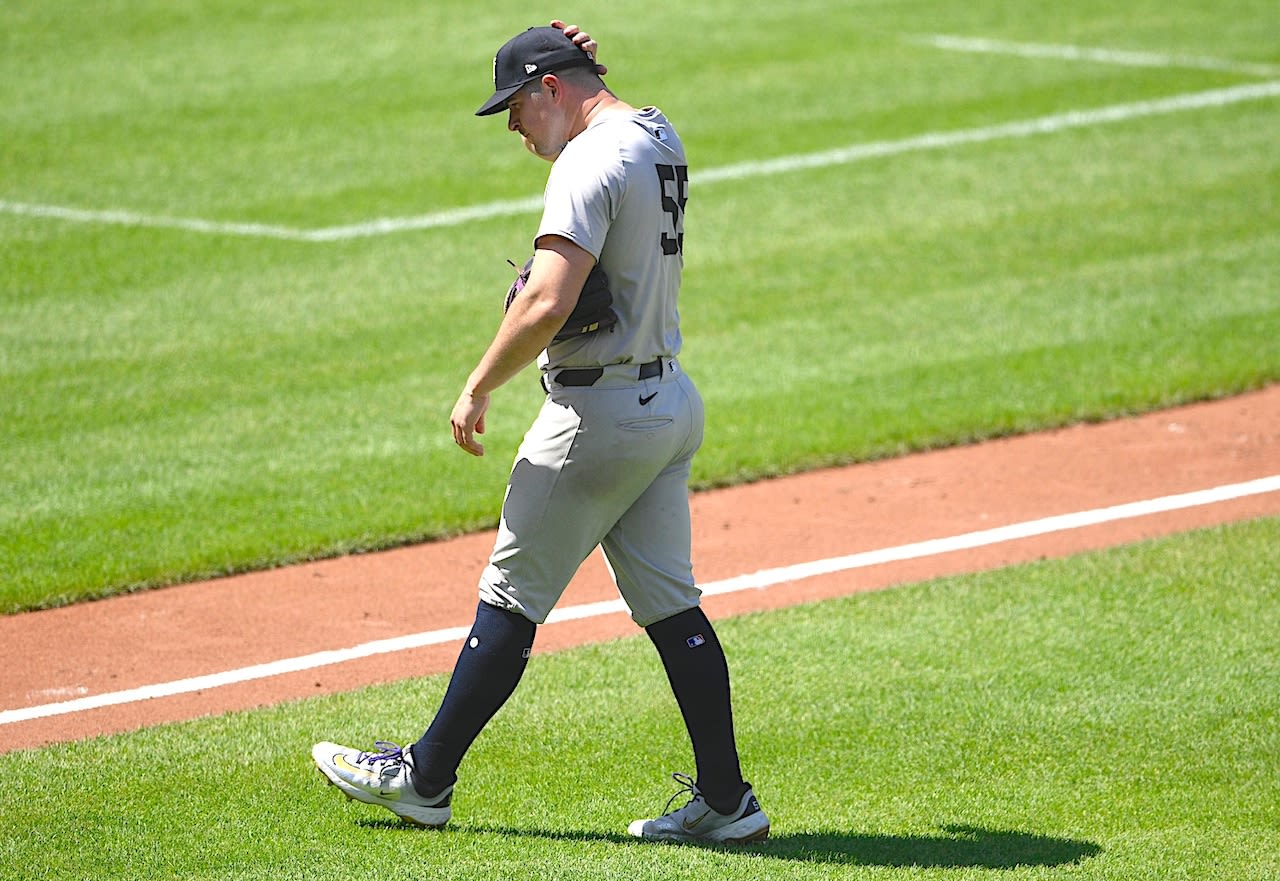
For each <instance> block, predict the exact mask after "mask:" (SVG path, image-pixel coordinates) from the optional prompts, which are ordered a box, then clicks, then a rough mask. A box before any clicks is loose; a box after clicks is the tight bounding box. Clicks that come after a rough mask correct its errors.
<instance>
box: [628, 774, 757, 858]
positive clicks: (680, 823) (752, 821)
mask: <svg viewBox="0 0 1280 881" xmlns="http://www.w3.org/2000/svg"><path fill="white" fill-rule="evenodd" d="M671 776H672V777H673V778H674V779H675V781H676V782H677V783H679V784H680V786H681V789H680V791H679V792H677V793H676V794H675V795H673V796H671V799H670V800H669V801H668V802H667V807H668V808H669V807H671V802H673V801H675V800H676V799H677V798H679V797H680V796H681V794H683V793H685V792H688V793H690V795H691V796H692V797H691V798H690V799H689V803H688V804H687V805H685V806H684V807H682V808H680V809H679V810H675V811H671V812H670V813H667V814H663V815H662V816H661V817H658V818H657V819H653V820H636V821H635V822H633V823H632V824H631V825H630V826H628V827H627V831H628V832H630V833H631V834H632V835H634V836H636V837H637V838H644V839H648V840H650V841H714V842H719V843H721V844H747V843H749V842H752V841H764V840H765V839H766V838H768V837H769V818H768V817H767V816H766V815H765V812H764V811H762V810H761V809H760V802H759V801H757V800H756V794H755V791H754V790H752V789H751V788H750V786H748V788H747V791H746V792H745V793H744V794H743V796H742V798H741V800H740V801H739V802H738V807H737V808H736V809H735V810H734V811H732V812H731V813H728V814H722V813H720V812H718V811H716V810H714V809H713V808H712V807H711V806H710V805H708V804H707V803H706V801H705V800H704V799H703V797H702V792H701V791H700V790H699V789H698V785H697V784H696V783H694V782H693V778H691V777H689V776H688V775H687V774H672V775H671Z"/></svg>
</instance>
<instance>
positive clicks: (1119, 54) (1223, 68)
mask: <svg viewBox="0 0 1280 881" xmlns="http://www.w3.org/2000/svg"><path fill="white" fill-rule="evenodd" d="M908 39H909V40H910V41H911V42H913V43H922V44H924V45H926V46H932V47H934V48H935V49H947V50H950V51H953V52H976V53H981V54H988V55H1015V56H1018V57H1021V58H1052V59H1054V60H1057V61H1090V62H1095V63H1097V64H1117V65H1121V66H1124V67H1156V68H1187V69H1191V70H1212V71H1218V72H1220V73H1235V74H1241V75H1243V76H1258V77H1270V76H1280V65H1275V64H1261V63H1257V62H1251V61H1234V60H1231V59H1228V58H1209V57H1205V56H1201V55H1171V54H1168V53H1164V52H1136V51H1126V50H1123V49H1099V48H1093V47H1089V46H1071V45H1058V44H1051V43H1017V42H1012V41H1009V40H991V39H987V38H984V37H958V36H953V35H951V34H924V35H921V36H918V37H910V38H908Z"/></svg>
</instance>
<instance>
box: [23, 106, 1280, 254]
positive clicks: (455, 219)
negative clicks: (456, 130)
mask: <svg viewBox="0 0 1280 881" xmlns="http://www.w3.org/2000/svg"><path fill="white" fill-rule="evenodd" d="M1275 97H1280V81H1273V82H1264V83H1249V84H1245V85H1239V86H1232V87H1227V88H1222V89H1213V90H1209V91H1204V92H1187V93H1184V94H1181V95H1173V96H1171V97H1168V98H1156V99H1152V100H1149V101H1135V102H1132V103H1128V104H1113V105H1111V106H1109V107H1098V108H1095V109H1092V110H1072V111H1068V112H1065V113H1055V114H1051V115H1049V116H1041V117H1038V118H1034V119H1026V120H1019V121H1015V122H1007V123H1001V124H999V125H991V126H983V127H981V128H971V129H960V130H958V131H949V132H930V133H927V134H923V135H916V136H914V137H909V138H901V139H898V140H891V141H872V142H869V143H863V144H853V145H850V146H847V147H841V148H837V149H834V150H823V151H820V152H816V153H806V154H798V155H793V156H781V157H778V158H775V159H762V160H758V161H750V162H739V163H735V164H732V165H724V166H721V167H719V168H711V169H708V170H706V171H702V172H695V173H694V174H693V175H692V178H693V182H694V183H696V184H712V183H718V182H720V181H730V180H745V179H748V178H756V177H765V176H768V175H775V174H785V173H789V172H795V171H804V170H809V169H818V168H827V167H831V166H836V165H846V164H849V163H853V162H860V161H865V160H869V159H878V158H884V157H889V156H898V155H902V154H906V153H914V152H920V151H925V150H942V149H946V148H950V147H959V146H963V145H966V144H980V143H984V142H988V141H997V140H1006V139H1014V138H1028V137H1032V136H1034V135H1047V134H1053V133H1055V132H1062V131H1068V130H1070V129H1080V128H1089V127H1093V126H1099V125H1107V124H1110V123H1118V122H1126V121H1128V120H1133V119H1139V118H1142V117H1147V116H1157V115H1163V114H1170V113H1181V112H1186V111H1189V110H1205V109H1212V108H1219V107H1226V106H1229V105H1232V104H1240V103H1242V102H1246V101H1260V100H1264V99H1267V98H1275ZM541 206H542V199H541V197H530V198H526V199H512V200H504V201H498V202H485V203H482V204H479V205H472V206H468V207H462V208H452V209H448V210H445V211H435V212H432V213H430V214H421V215H417V216H414V217H384V218H379V219H377V220H372V221H367V222H364V223H356V224H350V225H345V226H330V227H322V228H318V229H298V228H294V227H287V226H272V225H267V224H258V223H225V222H220V221H212V220H202V219H198V218H182V217H165V216H157V215H148V214H141V213H136V212H131V211H114V210H112V211H97V210H91V209H82V208H69V207H65V206H58V205H39V204H30V203H25V202H11V201H6V200H3V199H0V213H7V214H16V215H24V216H30V217H48V218H55V219H59V220H68V221H76V222H81V223H103V224H117V225H124V226H134V227H159V228H166V229H178V230H186V231H189V232H197V233H210V234H217V235H232V236H251V237H258V238H270V239H286V240H291V241H301V242H338V241H345V240H349V239H359V238H367V237H370V236H380V235H389V234H392V233H401V232H412V231H416V230H425V229H434V228H438V227H448V226H459V225H462V224H465V223H471V222H474V221H479V220H489V219H492V218H497V217H508V216H513V215H520V214H530V213H533V212H536V211H537V210H538V209H539V208H540V207H541Z"/></svg>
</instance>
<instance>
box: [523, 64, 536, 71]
mask: <svg viewBox="0 0 1280 881" xmlns="http://www.w3.org/2000/svg"><path fill="white" fill-rule="evenodd" d="M537 69H538V65H536V64H526V65H525V66H524V72H525V73H533V72H534V71H535V70H537Z"/></svg>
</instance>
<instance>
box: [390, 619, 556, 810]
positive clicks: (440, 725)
mask: <svg viewBox="0 0 1280 881" xmlns="http://www.w3.org/2000/svg"><path fill="white" fill-rule="evenodd" d="M536 630H537V625H536V624H534V623H533V622H532V621H530V620H529V619H528V618H526V617H524V616H523V615H521V614H518V613H516V612H508V611H507V610H505V609H499V608H497V607H496V606H491V605H489V604H488V603H485V602H482V603H480V606H479V608H477V609H476V620H475V624H473V625H472V627H471V633H470V635H468V636H467V641H466V642H465V643H464V644H463V646H462V652H461V654H459V655H458V662H457V664H455V665H454V668H453V678H451V679H450V680H449V687H448V688H447V689H446V690H445V694H444V700H443V702H441V704H440V709H439V710H438V711H437V712H436V717H435V719H434V720H433V721H432V722H431V726H430V727H429V728H428V729H427V731H426V733H425V734H423V735H422V738H421V739H420V740H419V741H418V742H417V743H415V744H413V746H412V747H410V752H411V754H412V755H413V769H414V773H413V786H414V789H416V790H418V792H419V794H420V795H422V796H424V797H427V798H430V797H431V796H433V795H436V794H437V793H439V792H440V791H441V790H443V789H444V788H445V787H446V786H450V785H452V784H453V783H455V782H456V781H457V779H458V775H457V771H458V765H460V764H461V763H462V757H463V756H464V755H465V754H466V752H467V750H468V749H470V747H471V744H472V742H473V741H474V740H475V739H476V737H477V736H478V735H479V734H480V731H481V730H482V729H483V728H484V726H485V725H486V724H488V722H489V720H490V719H492V718H493V715H494V713H496V712H498V710H499V708H501V706H502V705H503V704H504V703H506V701H507V698H509V697H511V694H512V692H514V691H515V690H516V685H518V684H519V682H520V677H521V676H522V675H523V674H524V668H525V666H526V665H527V664H528V662H529V651H530V649H531V648H532V647H533V636H534V632H535V631H536Z"/></svg>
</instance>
